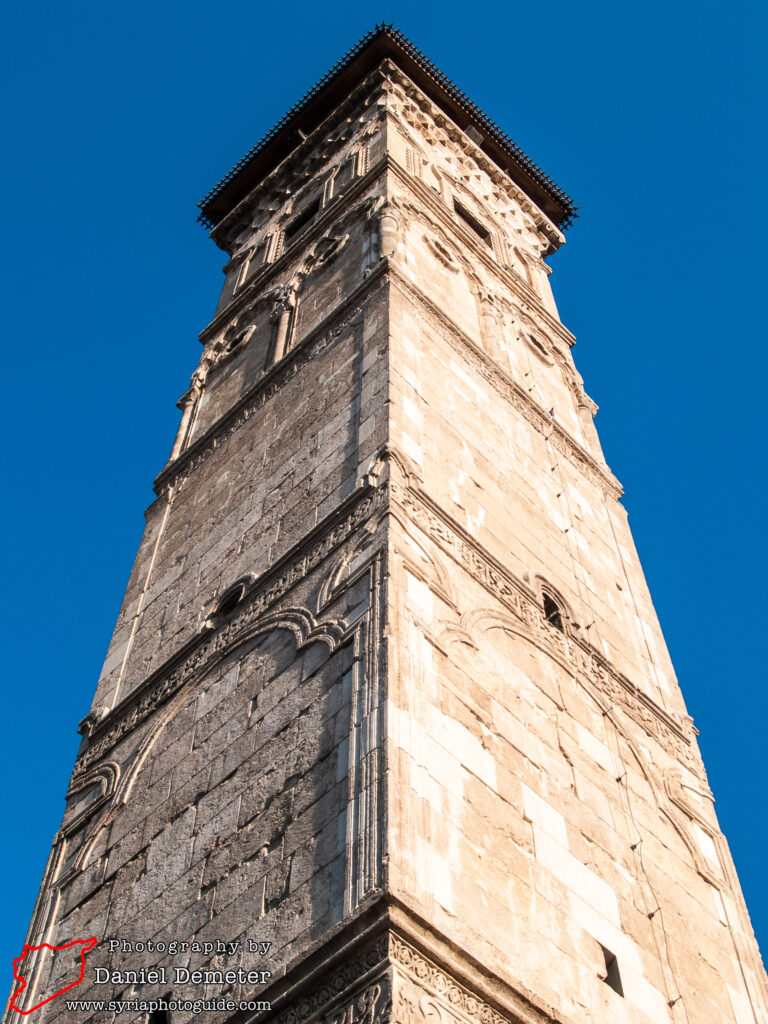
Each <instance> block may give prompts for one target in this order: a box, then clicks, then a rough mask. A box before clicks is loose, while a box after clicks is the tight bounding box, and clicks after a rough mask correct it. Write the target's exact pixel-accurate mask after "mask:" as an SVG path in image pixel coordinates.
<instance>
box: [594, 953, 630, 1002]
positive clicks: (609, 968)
mask: <svg viewBox="0 0 768 1024" xmlns="http://www.w3.org/2000/svg"><path fill="white" fill-rule="evenodd" d="M600 949H602V951H603V959H604V960H605V974H603V975H601V978H602V979H603V981H604V982H605V984H606V985H608V986H610V988H612V989H613V991H614V992H616V993H617V995H620V996H623V995H624V986H623V985H622V984H621V975H620V974H619V961H618V960H617V959H616V954H615V953H612V952H611V951H610V949H606V948H605V946H603V945H601V946H600Z"/></svg>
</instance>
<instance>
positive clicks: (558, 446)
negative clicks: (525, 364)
mask: <svg viewBox="0 0 768 1024" xmlns="http://www.w3.org/2000/svg"><path fill="white" fill-rule="evenodd" d="M390 275H391V280H392V281H393V282H395V283H396V284H397V285H399V286H400V288H401V289H402V290H403V291H404V292H406V293H407V296H408V297H409V298H411V299H416V300H417V301H418V302H419V303H420V304H421V305H422V306H423V307H424V308H425V309H426V310H427V311H428V312H429V313H430V314H431V315H432V316H433V317H434V319H435V320H437V321H438V323H440V324H441V326H442V327H443V328H445V330H446V333H447V336H448V340H449V342H450V343H451V344H452V345H453V346H454V348H455V349H456V350H457V351H458V352H460V353H461V354H462V355H464V356H469V358H470V359H471V360H472V362H473V363H474V368H475V369H476V370H477V372H478V373H479V374H480V375H481V377H483V379H484V380H486V381H487V382H488V383H489V384H491V385H492V386H493V387H494V388H495V389H496V391H498V392H499V394H501V395H503V397H504V398H506V400H507V401H508V402H509V403H510V404H511V405H512V406H514V408H515V409H517V411H518V412H520V413H521V414H522V415H523V416H524V417H525V418H526V420H528V422H529V423H530V424H531V426H532V427H533V428H534V429H535V430H537V431H538V432H539V433H540V434H543V435H545V436H546V438H547V440H548V441H550V443H551V444H552V446H553V448H554V449H555V451H557V452H558V453H559V454H560V455H563V456H564V457H565V458H567V459H569V460H570V461H571V462H573V463H574V464H575V465H576V466H577V467H578V468H579V469H580V470H581V471H582V472H583V473H584V475H585V476H586V477H587V478H588V479H589V480H590V481H591V482H592V483H594V484H596V485H597V486H598V487H599V488H600V490H601V491H603V492H605V493H607V494H610V495H611V496H612V497H614V498H616V500H617V501H618V499H619V498H620V497H621V496H622V494H623V493H624V490H623V488H622V486H621V484H620V482H619V481H618V480H617V479H616V477H615V476H614V475H613V473H612V472H611V471H610V469H609V468H608V467H607V466H604V465H601V464H600V463H599V462H598V461H597V460H596V459H595V458H593V457H592V456H591V455H590V454H589V453H588V452H587V451H585V449H584V448H582V446H581V445H580V444H579V443H578V441H576V440H575V439H574V438H573V437H571V435H570V434H569V433H568V431H567V430H565V428H564V427H561V426H560V424H559V423H557V422H556V421H555V420H554V419H553V418H552V417H551V416H547V414H546V413H545V412H544V410H543V409H542V408H541V407H540V406H539V405H538V404H537V403H536V402H535V401H534V400H533V399H532V398H531V397H530V395H528V394H526V393H525V391H523V389H522V388H521V387H520V386H519V384H516V383H515V381H513V380H512V378H511V377H509V376H507V374H506V373H504V371H503V370H502V369H501V367H500V366H499V365H498V364H497V363H496V362H494V361H493V360H492V359H490V358H489V357H488V356H487V355H486V354H485V353H484V352H483V351H482V350H481V349H479V348H478V347H477V345H476V344H475V342H474V341H472V339H471V338H470V337H468V336H467V335H466V334H464V332H463V331H462V330H461V328H459V327H458V326H457V325H456V324H455V323H454V322H453V321H452V320H451V319H450V318H449V317H447V316H446V315H445V313H444V312H443V311H442V310H441V309H440V308H439V307H438V306H436V305H435V304H434V303H433V302H432V300H431V299H430V298H428V296H427V295H425V294H424V292H422V291H421V289H419V288H418V287H417V286H416V285H414V284H413V283H412V282H411V281H409V280H408V279H407V278H406V277H405V276H404V275H403V274H402V273H401V272H400V271H399V270H398V268H397V266H395V265H394V264H392V266H391V267H390Z"/></svg>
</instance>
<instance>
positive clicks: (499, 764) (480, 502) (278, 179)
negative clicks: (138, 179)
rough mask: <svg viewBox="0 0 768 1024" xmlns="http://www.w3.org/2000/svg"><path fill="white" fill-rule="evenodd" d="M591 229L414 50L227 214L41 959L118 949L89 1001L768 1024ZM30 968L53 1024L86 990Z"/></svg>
mask: <svg viewBox="0 0 768 1024" xmlns="http://www.w3.org/2000/svg"><path fill="white" fill-rule="evenodd" d="M572 214H573V207H572V205H571V204H570V200H568V198H567V197H566V196H564V194H563V193H562V192H561V191H560V190H559V189H558V188H557V187H556V186H554V185H553V184H552V183H551V182H549V180H548V179H547V178H546V177H545V176H544V175H543V174H542V172H540V171H539V170H538V169H537V168H535V167H534V166H533V165H532V164H531V163H530V161H528V160H527V158H526V157H525V156H524V155H523V154H521V153H520V152H519V151H518V150H516V147H514V145H513V144H512V143H510V142H509V140H508V139H506V137H505V136H503V135H502V134H501V133H500V132H499V131H498V129H496V128H495V126H493V125H491V124H490V122H488V121H487V119H485V118H484V116H483V115H482V114H481V113H480V112H479V111H477V109H476V108H474V107H473V105H472V104H471V103H469V101H468V100H466V97H463V96H461V95H460V94H458V93H457V91H456V90H455V89H454V88H453V87H452V86H451V84H450V83H448V82H447V80H445V79H444V78H443V77H442V76H441V75H440V74H439V72H437V71H436V69H434V68H433V67H432V66H431V65H429V63H428V62H427V61H426V59H425V58H423V57H422V56H421V55H419V54H418V52H417V51H415V50H414V49H413V48H412V47H411V46H410V44H408V42H407V40H404V39H403V38H402V37H401V36H399V35H398V34H397V33H396V32H394V31H393V30H389V29H382V30H379V31H377V32H376V33H373V34H371V36H369V37H366V40H364V41H363V43H362V44H361V45H360V46H359V47H358V48H356V49H355V50H354V51H352V53H351V54H350V55H348V57H347V58H345V60H344V61H343V62H341V64H340V65H339V66H337V68H336V69H335V70H334V72H333V73H332V74H331V75H329V76H327V78H326V79H325V80H324V81H323V83H321V85H320V87H319V88H318V89H316V90H314V91H313V92H312V93H310V94H309V96H308V97H307V98H306V99H305V101H303V103H302V104H300V105H299V106H298V107H297V108H295V109H294V111H292V112H291V113H290V115H289V116H288V117H287V118H286V119H284V121H283V122H281V124H280V125H279V126H278V128H277V129H276V130H274V131H273V132H272V133H270V135H269V136H267V137H266V139H265V140H264V141H263V142H262V144H260V146H259V147H257V148H256V150H254V151H253V152H252V153H251V154H250V155H249V157H248V158H247V159H246V160H245V161H243V162H242V163H241V165H238V168H236V169H235V171H234V172H233V173H232V174H231V175H230V176H229V177H228V178H227V179H225V181H224V182H223V183H222V185H221V186H219V187H218V188H217V189H216V190H214V192H213V193H212V194H211V195H210V196H209V197H208V198H207V199H206V201H205V203H204V205H203V219H204V220H205V221H206V222H207V223H208V225H209V226H210V227H211V229H212V231H211V233H212V237H213V238H214V240H215V242H216V243H217V244H218V245H219V246H220V247H221V248H222V249H223V250H225V251H226V253H227V254H228V256H229V263H228V264H227V266H226V268H225V272H226V278H225V283H224V288H223V291H222V295H221V299H220V301H219V304H218V307H217V310H216V314H215V316H214V319H213V321H212V322H211V324H210V325H209V326H208V327H206V328H205V330H204V331H203V333H202V335H201V341H202V343H203V346H204V347H203V355H202V358H201V361H200V365H199V367H198V369H197V371H196V372H195V374H194V375H193V379H192V382H191V386H190V388H189V390H188V392H187V393H186V394H185V396H184V397H183V399H182V400H181V403H180V406H181V408H182V420H181V426H180V429H179V434H178V437H177V439H176V442H175V445H174V448H173V452H172V455H171V458H170V460H169V462H168V464H167V465H166V467H165V468H164V469H163V471H162V472H161V473H160V475H159V477H158V478H157V481H156V493H157V499H156V501H155V502H154V503H153V505H152V506H151V507H150V508H149V510H148V511H147V525H146V530H145V534H144V537H143V540H142V543H141V547H140V550H139V553H138V555H137V558H136V562H135V564H134V567H133V571H132V574H131V578H130V581H129V584H128V589H127V591H126V595H125V599H124V602H123V606H122V609H121V611H120V615H119V618H118V622H117V625H116V627H115V632H114V635H113V637H112V642H111V645H110V648H109V652H108V655H107V658H106V661H105V664H104V669H103V671H102V674H101V678H100V680H99V683H98V686H97V690H96V696H95V698H94V703H93V707H92V710H91V713H90V714H89V716H88V717H87V718H86V719H85V721H84V722H83V723H82V725H81V731H82V733H83V744H82V747H81V751H80V754H79V756H78V759H77V762H76V765H75V768H74V772H73V776H72V781H71V784H70V788H69V792H68V799H67V806H66V811H65V814H64V820H63V823H62V826H61V829H60V831H59V833H58V834H57V836H56V839H55V842H54V846H53V851H52V854H51V859H50V862H49V866H48V869H47V871H46V876H45V879H44V881H43V886H42V889H41V894H40V899H39V903H38V906H37V908H36V911H35V917H34V920H33V922H32V926H31V930H30V935H29V938H28V940H27V941H28V943H29V945H39V944H41V943H43V942H48V943H50V944H52V945H57V946H60V945H63V944H65V943H67V942H70V941H72V940H74V939H84V938H87V937H88V936H96V937H97V938H98V944H97V946H96V948H95V949H94V950H93V951H92V952H91V953H89V954H88V957H87V965H88V967H87V970H86V974H85V978H84V980H83V982H82V983H81V984H80V985H78V986H77V988H76V989H74V990H73V994H76V995H77V998H78V999H124V1000H131V999H147V1000H148V999H153V998H158V997H169V998H172V999H174V1000H185V999H189V1000H216V999H219V998H231V999H233V1000H236V1001H238V1002H239V1001H241V1000H243V1001H255V1000H263V1001H268V1002H269V1003H270V1004H271V1009H260V1010H255V1009H251V1010H249V1009H242V1010H240V1009H236V1010H234V1011H230V1010H227V1009H204V1010H203V1011H202V1017H203V1019H205V1020H206V1021H211V1022H212V1024H219V1022H221V1024H223V1022H225V1021H237V1022H243V1024H245V1022H246V1021H250V1020H257V1019H258V1020H259V1021H264V1022H266V1021H268V1020H269V1021H275V1022H279V1024H310V1022H312V1024H314V1022H317V1024H385V1022H389V1021H396V1022H398V1024H417V1022H422V1021H427V1022H436V1024H476V1022H478V1024H479V1022H482V1024H522V1022H524V1024H529V1022H531V1024H532V1022H536V1024H544V1022H548V1024H555V1022H557V1024H577V1022H583V1021H590V1022H595V1024H617V1022H628V1024H647V1022H649V1021H652V1022H660V1024H661V1022H664V1024H666V1022H676V1021H680V1022H697V1024H731V1022H733V1024H765V1022H768V1005H767V1003H766V977H765V973H764V970H763V967H762V963H761V960H760V955H759V951H758V949H757V945H756V942H755V939H754V935H753V933H752V930H751V926H750V923H749V918H748V915H747V912H746V908H745V906H744V901H743V898H742V895H741V891H740V888H739V884H738V880H737V878H736V874H735V871H734V868H733V864H732V861H731V859H730V855H729V852H728V847H727V844H726V842H725V839H724V838H723V836H722V834H721V832H720V830H719V827H718V824H717V820H716V817H715V814H714V810H713V800H712V794H711V793H710V791H709V788H708V786H707V782H706V776H705V773H704V768H703V765H702V762H701V758H700V755H699V752H698V748H697V744H696V730H695V729H694V727H693V723H692V721H691V719H690V718H689V717H688V715H687V713H686V710H685V705H684V703H683V699H682V696H681V693H680V690H679V687H678V685H677V682H676V679H675V676H674V672H673V669H672V665H671V663H670V660H669V656H668V653H667V650H666V647H665V644H664V640H663V637H662V634H661V630H660V628H659V625H658V621H657V618H656V615H655V612H654V610H653V606H652V603H651V599H650V595H649V593H648V589H647V586H646V583H645V580H644V577H643V574H642V570H641V567H640V563H639V561H638V558H637V554H636V552H635V548H634V545H633V542H632V537H631V534H630V531H629V528H628V525H627V517H626V513H625V511H624V509H623V507H622V506H621V504H620V502H619V499H620V496H621V487H620V485H619V483H618V481H617V480H616V479H615V477H614V476H613V474H612V473H611V471H610V469H609V468H608V466H607V465H606V463H605V460H604V458H603V455H602V452H601V449H600V445H599V442H598V439H597V434H596V432H595V429H594V425H593V416H594V413H595V410H596V407H595V406H594V404H593V403H592V401H591V400H590V399H589V397H588V396H587V395H586V393H585V391H584V388H583V385H582V381H581V378H580V376H579V374H578V372H577V370H576V369H575V366H574V363H573V360H572V357H571V351H570V349H571V345H572V344H573V341H574V339H573V337H572V335H571V334H570V333H569V332H568V331H567V329H566V328H565V327H564V326H563V325H562V324H561V322H560V320H559V317H558V314H557V308H556V306H555V303H554V300H553V297H552V292H551V290H550V286H549V280H548V267H547V265H546V263H545V262H544V257H545V256H547V255H548V254H549V253H551V252H553V251H554V250H555V249H556V248H557V247H558V246H559V245H560V244H561V243H562V242H563V235H562V228H563V227H564V226H565V225H566V224H567V223H568V221H569V219H570V217H571V216H572ZM110 940H113V945H114V946H115V948H114V949H112V950H110ZM148 940H151V942H152V944H153V948H152V949H151V950H150V949H147V948H146V946H145V948H144V949H143V950H141V951H137V950H136V945H137V944H138V943H145V944H147V943H148ZM173 942H177V943H185V944H186V945H187V947H188V948H186V949H183V950H182V949H180V948H179V949H177V950H175V951H174V953H173V954H171V953H170V952H169V950H170V944H171V943H173ZM235 942H236V943H238V946H237V947H236V949H235V948H234V947H232V948H231V949H230V948H229V947H227V948H225V949H223V950H221V949H219V947H218V945H217V944H219V943H223V944H224V945H225V946H226V944H228V943H235ZM206 943H210V944H211V947H212V948H211V949H208V948H207V946H206V945H205V944H206ZM260 943H269V944H270V945H269V948H268V951H266V952H264V948H265V947H260V946H259V944H260ZM118 944H119V945H118ZM158 944H164V945H163V946H162V948H161V949H160V950H158V949H157V948H156V947H157V945H158ZM195 944H197V945H199V947H200V948H197V946H196V945H195ZM126 947H129V948H126ZM37 955H39V954H37ZM32 966H33V967H34V970H32V969H30V977H31V978H33V982H32V984H31V985H30V989H29V991H28V992H27V993H26V998H27V999H28V1000H30V1001H29V1002H28V1003H27V1005H28V1006H31V1005H34V1004H35V999H38V1000H39V999H40V998H42V997H43V996H44V994H45V993H53V992H55V991H57V990H58V989H59V988H61V987H62V986H63V985H64V984H66V983H67V981H66V979H67V978H68V977H69V976H70V974H71V970H72V964H71V958H70V959H66V958H61V957H59V958H53V959H52V960H51V961H50V962H48V961H43V960H41V961H40V962H39V964H37V965H36V966H35V965H34V964H33V965H32ZM97 968H98V969H99V970H100V971H101V972H102V974H101V976H102V977H103V976H104V975H106V974H107V972H109V978H110V981H109V982H108V983H97V981H96V979H97V978H98V977H100V975H99V974H98V973H97V971H96V969H97ZM176 968H179V969H181V970H182V976H181V980H177V979H176V977H175V976H174V974H173V971H174V969H176ZM138 969H144V971H145V974H144V975H143V976H142V978H140V979H138V980H136V981H135V982H134V981H133V980H125V972H129V971H137V970H138ZM153 969H154V970H156V971H158V972H160V970H161V969H164V970H165V972H166V974H165V976H164V977H163V978H161V979H160V980H156V981H153V980H151V979H148V978H147V976H146V972H150V971H151V970H153ZM183 970H187V971H189V972H193V971H196V970H204V971H222V972H227V971H232V972H233V973H237V972H239V971H241V972H245V973H246V974H248V973H249V972H261V973H262V975H263V980H262V978H260V980H259V983H254V982H252V981H245V982H243V981H241V980H239V978H240V977H241V976H242V974H239V975H238V979H236V980H234V981H231V982H225V983H223V984H220V983H218V982H215V981H214V982H209V983H207V984H206V983H205V982H203V983H197V982H193V981H191V980H186V981H185V980H184V977H185V976H184V975H183ZM112 972H117V973H116V974H114V975H113V974H112ZM266 972H268V974H269V976H268V977H267V973H266ZM114 978H117V979H118V980H112V979H114ZM194 1015H195V1014H194V1011H193V1010H191V1009H190V1010H184V1009H180V1010H178V1009H177V1010H173V1011H172V1012H171V1013H170V1015H169V1016H168V1017H166V1018H162V1019H164V1020H168V1021H172V1024H185V1022H186V1021H189V1020H191V1019H192V1018H193V1016H194ZM6 1019H7V1020H14V1019H15V1020H18V1019H19V1017H18V1015H17V1014H15V1013H14V1012H13V1011H12V1010H9V1011H8V1015H7V1018H6ZM30 1019H32V1020H40V1021H45V1022H46V1024H48V1022H53V1021H62V1022H65V1021H70V1020H72V1021H75V1020H76V1021H88V1022H93V1024H96V1022H105V1024H107V1022H109V1024H112V1021H114V1020H116V1019H119V1020H122V1021H146V1020H147V1014H146V1012H144V1011H128V1010H126V1011H124V1012H123V1013H120V1014H117V1015H116V1014H115V1013H114V1011H111V1010H101V1011H96V1010H90V1011H84V1010H79V1011H74V1010H67V1008H66V1005H65V1002H64V999H63V998H57V999H54V1000H52V1001H51V1002H49V1003H47V1004H45V1005H44V1006H43V1007H41V1009H39V1010H36V1011H35V1012H34V1016H32V1017H31V1018H30ZM152 1019H153V1020H160V1019H161V1018H159V1017H155V1018H152Z"/></svg>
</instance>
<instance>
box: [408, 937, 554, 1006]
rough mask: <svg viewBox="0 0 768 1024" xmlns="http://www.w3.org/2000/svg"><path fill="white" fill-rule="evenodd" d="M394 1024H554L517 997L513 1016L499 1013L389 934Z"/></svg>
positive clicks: (414, 948)
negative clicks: (392, 970)
mask: <svg viewBox="0 0 768 1024" xmlns="http://www.w3.org/2000/svg"><path fill="white" fill-rule="evenodd" d="M389 957H390V961H391V963H392V965H393V966H394V968H395V971H394V978H393V982H392V1021H393V1024H425V1022H430V1024H554V1019H553V1018H552V1017H551V1016H550V1015H549V1014H547V1013H545V1012H543V1011H541V1010H539V1009H538V1008H537V1007H535V1006H533V1004H531V1003H529V1002H528V1001H527V1000H525V999H524V998H523V997H521V996H520V995H519V994H518V993H513V992H509V993H508V995H509V996H510V998H511V999H512V1000H513V1001H514V1002H515V1003H516V1004H517V1005H516V1006H515V1014H514V1016H512V1015H511V1014H510V1015H507V1014H505V1013H501V1012H500V1011H499V1010H497V1009H496V1008H495V1007H494V1006H492V1005H491V1004H490V1003H489V1002H487V1001H486V1000H485V999H483V998H482V997H481V996H480V995H479V994H477V993H475V992H472V991H470V989H468V988H466V987H465V986H464V985H461V984H460V983H459V982H458V981H456V979H455V978H453V977H451V974H450V973H449V972H448V971H447V970H446V969H444V968H443V967H440V966H438V965H437V964H436V963H434V962H433V961H432V960H430V959H428V958H427V957H426V956H425V955H424V954H423V953H421V952H420V951H419V950H418V949H416V947H415V946H412V945H411V944H410V943H409V942H407V941H405V940H404V939H403V938H402V937H401V936H400V935H398V934H397V933H395V932H393V933H391V934H390V942H389Z"/></svg>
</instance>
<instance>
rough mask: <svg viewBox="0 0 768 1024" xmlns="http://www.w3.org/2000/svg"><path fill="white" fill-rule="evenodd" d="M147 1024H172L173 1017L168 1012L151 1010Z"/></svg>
mask: <svg viewBox="0 0 768 1024" xmlns="http://www.w3.org/2000/svg"><path fill="white" fill-rule="evenodd" d="M147 1024H171V1015H170V1014H169V1013H168V1011H167V1010H151V1011H150V1014H149V1016H148V1017H147Z"/></svg>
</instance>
